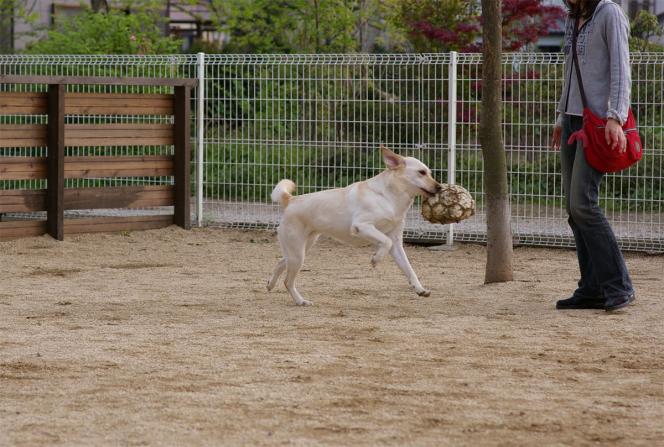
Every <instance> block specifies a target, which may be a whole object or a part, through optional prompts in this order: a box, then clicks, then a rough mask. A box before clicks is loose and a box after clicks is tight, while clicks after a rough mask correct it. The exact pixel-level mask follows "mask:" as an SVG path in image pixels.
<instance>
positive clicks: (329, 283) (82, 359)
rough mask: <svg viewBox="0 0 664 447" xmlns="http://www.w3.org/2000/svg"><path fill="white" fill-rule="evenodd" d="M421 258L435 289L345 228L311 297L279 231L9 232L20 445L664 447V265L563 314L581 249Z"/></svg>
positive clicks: (8, 299) (318, 259)
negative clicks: (427, 291)
mask: <svg viewBox="0 0 664 447" xmlns="http://www.w3.org/2000/svg"><path fill="white" fill-rule="evenodd" d="M407 252H408V253H409V256H410V258H411V262H412V264H413V266H414V268H415V270H416V271H417V272H418V274H419V276H420V279H421V280H422V282H423V283H424V285H425V287H429V288H431V289H432V290H433V293H432V295H431V297H429V298H419V297H417V296H416V295H415V294H414V293H413V292H411V290H410V289H409V287H408V286H407V284H406V280H405V279H404V278H403V276H402V275H401V272H400V271H399V270H398V269H397V268H396V266H395V265H394V263H393V262H392V261H391V260H388V261H386V262H385V263H384V264H382V265H379V266H378V268H376V269H374V270H372V269H371V268H370V267H369V258H370V255H371V252H370V250H369V249H368V248H367V249H352V248H348V247H344V246H341V245H339V244H337V243H336V242H333V241H329V240H328V241H322V242H321V243H320V244H319V245H318V246H317V247H316V248H314V249H313V251H312V253H311V255H310V257H309V258H308V260H307V263H306V265H305V270H304V271H303V272H302V273H301V275H300V277H299V285H300V287H299V288H300V291H301V292H302V293H303V295H304V296H305V297H307V298H309V299H312V300H313V301H314V302H315V305H314V306H312V307H308V308H302V307H295V306H294V305H293V304H292V301H291V299H290V297H289V296H288V295H287V293H286V291H285V290H284V288H283V286H282V285H281V284H280V285H279V286H278V287H277V289H275V290H274V291H273V292H271V293H268V292H267V291H266V290H265V287H264V286H265V283H266V280H267V278H268V276H269V274H270V272H271V270H272V268H273V266H274V264H275V262H276V260H277V259H278V257H279V252H278V247H277V243H276V240H275V237H274V235H273V234H272V233H267V232H262V233H261V232H240V231H228V230H219V229H203V230H193V231H190V232H186V231H183V230H179V229H176V228H168V229H166V230H160V231H147V232H135V233H130V234H126V233H125V234H115V235H109V234H101V235H99V234H98V235H82V236H72V237H69V238H68V239H67V240H66V241H64V242H61V243H58V242H55V241H53V240H51V239H49V238H48V237H46V236H45V237H41V238H30V239H23V240H19V241H11V242H2V243H0V260H1V261H2V270H3V273H2V276H1V277H0V445H3V446H13V445H16V446H42V445H44V446H45V445H49V446H50V445H87V446H90V445H95V446H101V445H210V446H213V445H234V446H235V445H246V446H257V445H301V446H313V445H344V446H350V445H354V446H357V445H398V446H402V445H409V446H426V445H430V446H445V445H455V446H456V445H472V446H477V445H489V446H499V445H504V446H513V445H524V446H526V445H527V446H531V445H574V446H584V445H602V446H606V445H629V446H633V445H644V446H654V445H663V443H664V423H663V422H662V421H664V370H663V367H664V322H663V321H662V320H663V317H664V301H663V300H662V299H661V291H662V288H663V286H664V279H663V277H664V257H661V256H659V257H657V256H646V255H638V254H629V255H628V256H627V260H628V265H629V266H630V268H631V271H632V273H633V278H634V282H635V285H636V287H637V293H638V295H637V302H636V303H635V305H634V306H632V307H629V308H628V309H626V310H623V311H619V312H616V313H613V314H606V313H605V312H604V311H567V312H560V311H556V310H554V308H553V303H554V301H555V299H557V298H560V297H563V296H565V295H567V294H568V292H569V291H570V290H571V289H573V287H574V283H575V278H576V264H575V256H574V253H573V252H572V251H567V250H544V249H533V248H518V249H516V252H515V254H516V259H515V272H516V280H515V281H513V282H510V283H505V284H494V285H483V284H482V280H483V270H484V259H485V249H484V247H481V246H474V245H457V249H456V250H455V251H453V252H434V251H431V250H428V249H427V248H424V247H414V246H409V247H407Z"/></svg>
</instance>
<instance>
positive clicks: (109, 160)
mask: <svg viewBox="0 0 664 447" xmlns="http://www.w3.org/2000/svg"><path fill="white" fill-rule="evenodd" d="M173 172H174V169H173V157H172V156H170V155H150V156H147V155H146V156H138V157H110V156H109V157H65V178H92V177H97V178H112V177H160V176H169V175H173ZM42 178H46V157H0V180H30V179H42Z"/></svg>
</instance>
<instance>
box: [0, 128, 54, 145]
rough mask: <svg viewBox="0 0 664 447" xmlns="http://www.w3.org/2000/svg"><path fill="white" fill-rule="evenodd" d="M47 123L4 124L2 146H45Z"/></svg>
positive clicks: (0, 140)
mask: <svg viewBox="0 0 664 447" xmlns="http://www.w3.org/2000/svg"><path fill="white" fill-rule="evenodd" d="M45 146H46V125H44V124H2V125H0V147H45Z"/></svg>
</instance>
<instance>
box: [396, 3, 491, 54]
mask: <svg viewBox="0 0 664 447" xmlns="http://www.w3.org/2000/svg"><path fill="white" fill-rule="evenodd" d="M476 3H477V2H468V1H462V0H425V1H423V0H389V4H390V9H389V13H388V15H387V19H388V21H389V22H390V23H392V24H393V25H394V26H395V27H396V29H400V30H402V33H403V35H404V36H406V39H407V40H408V41H410V44H411V45H412V47H413V49H414V50H415V51H416V52H418V53H437V52H446V51H459V50H460V49H462V48H464V47H466V46H467V45H469V44H470V43H472V42H473V40H474V39H475V37H477V33H475V34H472V33H468V34H465V35H461V36H460V38H459V40H458V41H456V42H454V43H444V42H442V41H440V40H435V39H430V38H427V37H425V36H424V35H423V34H421V33H413V32H411V30H412V27H413V25H414V24H416V23H421V22H425V21H426V22H427V23H429V24H430V25H432V26H433V27H436V28H439V29H446V30H451V29H453V28H454V27H455V26H456V25H457V24H458V23H459V22H463V21H465V20H467V19H468V18H469V17H470V16H472V15H474V14H477V13H478V12H479V10H478V8H477V4H476Z"/></svg>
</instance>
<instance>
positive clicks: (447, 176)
mask: <svg viewBox="0 0 664 447" xmlns="http://www.w3.org/2000/svg"><path fill="white" fill-rule="evenodd" d="M562 72H563V57H562V55H559V54H546V53H515V54H506V55H504V58H503V90H504V95H503V99H504V102H503V104H504V108H503V116H502V120H503V131H504V140H505V148H506V151H507V157H508V169H509V183H510V193H511V205H512V222H513V232H514V236H515V240H516V241H517V242H518V243H523V244H531V245H544V246H573V240H572V235H571V232H570V230H569V228H568V227H567V223H566V219H567V216H566V213H565V211H564V205H563V199H562V198H563V192H562V187H561V177H560V167H559V157H558V153H556V152H553V151H551V150H550V149H549V147H548V146H549V139H550V133H551V125H552V123H553V122H554V120H555V115H556V112H555V108H556V105H557V100H558V97H559V94H560V91H561V88H562ZM0 74H25V75H35V74H49V75H54V74H62V75H84V76H94V75H103V76H155V77H191V78H198V79H199V87H198V89H197V90H196V91H195V92H193V98H192V101H194V102H195V104H194V105H192V111H194V112H195V113H194V117H193V121H192V129H193V132H192V137H193V139H194V140H195V141H194V147H195V149H196V154H197V155H196V173H195V174H196V175H194V176H192V178H196V180H197V181H196V185H195V188H194V189H192V190H196V192H197V203H198V206H197V209H196V210H195V213H196V215H197V218H198V220H199V222H200V223H201V224H203V225H219V226H225V227H234V228H268V229H271V228H275V227H276V225H277V224H278V220H279V212H280V211H279V209H278V207H277V206H275V205H273V204H271V203H270V200H269V197H270V191H271V189H272V188H273V187H274V185H275V184H276V182H277V181H278V180H280V179H281V178H291V179H293V180H294V181H295V182H296V183H297V185H298V193H299V194H303V193H308V192H313V191H319V190H322V189H326V188H334V187H339V186H345V185H348V184H350V183H352V182H354V181H357V180H361V179H365V178H368V177H370V176H372V175H375V174H377V173H378V172H380V171H381V170H382V169H383V166H382V160H381V159H380V155H379V151H378V146H379V145H380V144H381V143H382V144H385V145H387V146H389V147H391V148H392V149H393V150H395V151H397V152H399V153H402V154H407V155H413V156H415V157H418V158H420V159H421V160H422V161H424V162H425V163H427V164H428V165H429V166H430V167H431V168H432V171H433V174H434V176H435V177H436V178H437V179H438V180H440V181H442V182H456V183H458V184H461V185H463V186H464V187H466V188H467V189H468V190H469V191H471V193H473V195H474V196H475V198H476V201H477V204H478V213H477V215H476V216H474V217H473V218H471V219H469V220H467V221H464V222H462V223H460V224H457V225H455V226H454V231H453V232H452V231H451V230H452V229H451V227H450V226H440V225H432V224H429V223H428V222H426V221H424V220H423V219H422V218H421V217H420V214H419V204H418V203H416V204H415V206H414V207H413V209H412V210H411V212H410V213H409V214H408V217H407V224H406V230H405V237H406V238H408V239H414V240H419V241H430V242H444V241H449V240H451V239H452V238H453V239H454V240H461V241H484V240H485V233H486V224H485V220H484V217H485V216H484V213H483V209H484V206H483V205H484V195H483V191H484V187H483V184H482V172H483V169H484V165H483V160H482V156H481V149H480V145H479V137H478V133H479V109H480V92H481V83H482V79H481V78H482V76H481V55H479V54H456V53H450V54H392V55H350V54H349V55H217V54H214V55H208V54H206V55H202V54H199V55H176V56H56V57H53V56H48V57H47V56H2V57H0ZM632 75H633V85H632V88H633V93H632V104H633V108H634V111H635V114H636V116H637V119H638V121H639V126H640V129H641V131H642V133H643V137H644V144H645V148H646V149H645V153H644V158H643V160H642V161H641V162H639V163H638V164H637V165H635V166H634V167H632V168H630V169H629V170H626V171H623V172H621V173H618V174H612V175H608V176H607V178H606V179H605V180H604V182H603V186H602V191H601V204H602V206H603V207H604V209H605V211H606V212H607V215H608V217H609V219H610V220H611V222H612V224H613V227H614V230H615V231H616V234H617V236H618V238H619V241H620V243H621V245H622V247H623V248H624V249H628V250H647V251H658V252H662V251H664V186H663V177H664V174H663V171H664V166H663V165H664V141H663V137H664V134H663V129H664V127H663V125H664V123H663V117H662V103H663V99H664V98H662V95H664V55H662V54H656V53H641V54H633V55H632ZM113 91H116V90H113ZM6 119H19V120H20V119H21V118H20V117H10V118H6ZM70 119H72V120H76V117H70ZM148 119H149V117H148ZM1 137H2V136H1V135H0V138H1ZM126 150H127V151H131V150H135V148H126ZM7 154H9V152H5V155H7ZM0 163H1V161H0ZM143 180H144V181H147V180H148V179H143ZM152 180H155V179H152ZM127 181H131V179H127ZM155 181H163V179H161V180H160V179H157V180H155ZM3 187H4V188H11V187H12V185H4V186H3Z"/></svg>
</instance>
